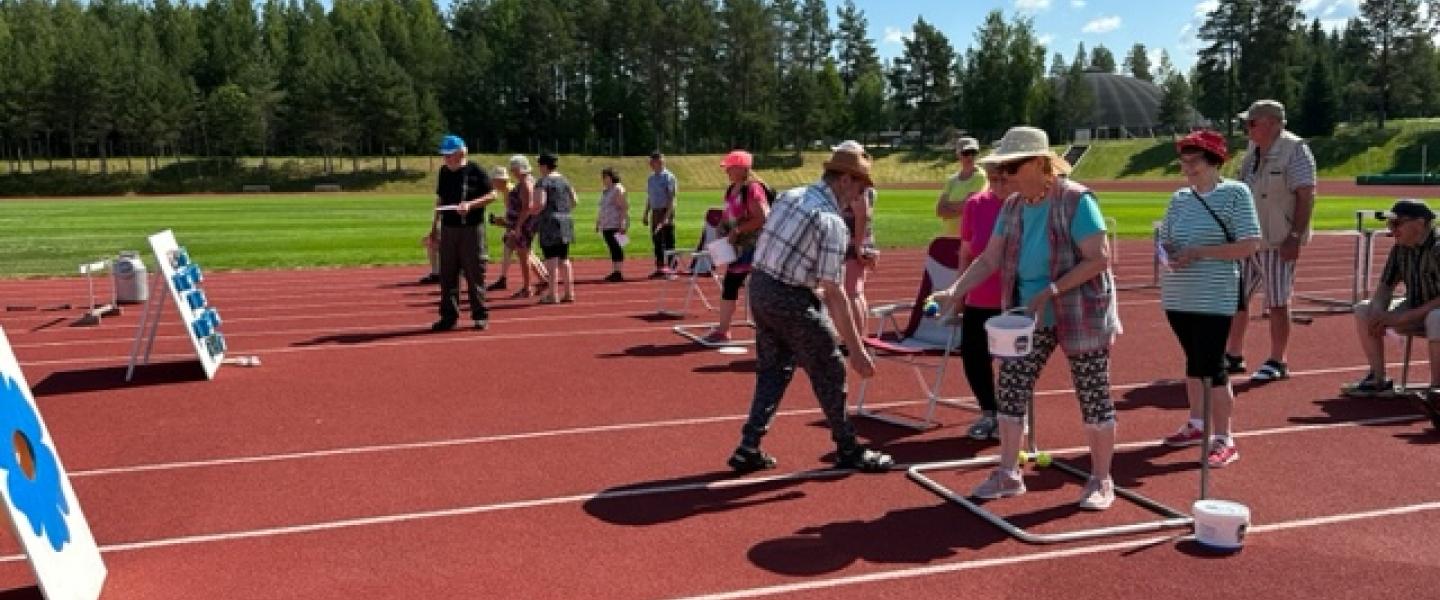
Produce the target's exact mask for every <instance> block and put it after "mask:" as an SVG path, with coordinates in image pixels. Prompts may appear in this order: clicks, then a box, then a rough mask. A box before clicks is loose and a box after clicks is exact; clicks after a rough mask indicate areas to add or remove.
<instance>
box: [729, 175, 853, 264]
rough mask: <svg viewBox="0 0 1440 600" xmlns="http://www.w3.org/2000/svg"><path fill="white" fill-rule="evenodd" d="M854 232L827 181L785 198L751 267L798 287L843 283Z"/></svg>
mask: <svg viewBox="0 0 1440 600" xmlns="http://www.w3.org/2000/svg"><path fill="white" fill-rule="evenodd" d="M849 241H850V229H849V228H847V227H845V221H844V220H842V219H841V218H840V203H839V202H838V201H837V200H836V199H835V192H833V191H831V190H830V186H828V185H825V182H824V181H820V182H817V183H814V184H812V185H810V186H808V187H802V188H795V189H793V190H790V191H787V192H785V193H783V194H781V195H780V196H779V197H778V198H776V199H775V204H774V205H772V206H771V207H770V216H769V217H768V218H767V219H765V227H764V228H763V229H761V230H760V241H759V242H757V243H756V246H755V262H754V263H752V267H753V268H755V269H758V270H760V271H764V272H765V273H766V274H768V275H770V276H771V277H774V278H775V279H776V280H778V281H780V282H782V283H785V284H788V285H793V286H798V287H807V288H815V287H818V286H819V285H820V282H821V281H829V282H831V283H835V284H839V283H840V281H841V279H840V276H841V269H840V268H841V265H843V264H844V263H845V244H846V243H847V242H849Z"/></svg>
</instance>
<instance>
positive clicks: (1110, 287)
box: [938, 127, 1120, 510]
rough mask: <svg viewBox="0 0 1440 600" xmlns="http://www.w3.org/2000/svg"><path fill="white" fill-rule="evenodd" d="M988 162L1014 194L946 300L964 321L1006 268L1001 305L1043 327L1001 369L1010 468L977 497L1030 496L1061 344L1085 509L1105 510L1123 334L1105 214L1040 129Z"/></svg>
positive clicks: (1010, 141) (1004, 459) (1004, 144)
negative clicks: (1035, 424)
mask: <svg viewBox="0 0 1440 600" xmlns="http://www.w3.org/2000/svg"><path fill="white" fill-rule="evenodd" d="M981 163H982V164H993V165H995V172H996V174H997V175H998V176H999V177H1001V178H1004V179H1005V180H1006V182H1007V183H1008V184H1009V186H1010V187H1009V189H1010V190H1012V191H1013V192H1014V194H1013V195H1012V196H1011V197H1010V198H1009V199H1008V200H1006V201H1005V204H1004V206H1003V207H1002V208H1001V211H1000V217H999V219H998V220H997V221H996V225H995V231H994V234H993V236H992V237H991V238H990V241H989V243H988V244H987V245H986V247H985V251H984V252H983V253H981V255H980V257H979V258H978V259H977V260H975V262H973V263H971V265H970V267H969V268H967V269H966V270H965V273H964V274H962V275H961V276H960V278H959V280H957V281H956V282H955V284H954V285H951V286H950V289H948V290H946V291H945V292H942V293H941V294H940V295H939V298H938V300H940V301H941V302H942V304H943V305H944V306H945V309H944V310H945V312H947V313H949V314H954V312H955V310H956V308H957V305H958V304H959V300H960V298H962V297H964V296H965V294H967V293H969V292H970V291H971V290H972V289H974V288H975V287H977V286H979V285H980V283H981V282H983V281H984V280H985V279H986V278H988V277H989V276H990V274H991V273H994V272H996V271H997V270H998V271H999V273H1000V284H1001V285H1000V290H1001V291H1000V293H1001V304H1000V305H1001V307H1015V306H1024V307H1026V308H1027V309H1028V311H1029V313H1030V314H1031V315H1032V316H1033V317H1034V318H1035V320H1036V329H1035V332H1034V335H1033V337H1032V344H1031V350H1030V352H1029V354H1027V355H1025V356H1022V357H1018V358H1013V359H1007V360H1005V361H1004V362H1002V363H1001V366H1000V376H999V379H998V382H997V383H998V385H997V388H998V396H997V398H996V400H997V401H998V404H999V409H1000V411H999V412H1000V416H999V419H998V420H999V425H1000V448H1001V450H1000V466H999V468H997V469H995V472H994V473H991V475H990V477H989V478H988V479H986V480H985V482H984V483H982V484H980V486H979V487H977V488H975V490H974V492H972V494H973V495H974V496H976V497H979V498H1002V497H1006V496H1017V495H1020V494H1023V493H1025V482H1024V480H1023V479H1021V477H1020V470H1019V469H1018V468H1017V464H1016V463H1017V454H1018V452H1019V450H1020V444H1021V437H1022V436H1024V434H1025V412H1026V411H1027V410H1029V408H1030V403H1031V400H1032V399H1033V398H1034V396H1035V382H1036V380H1037V379H1038V378H1039V376H1040V370H1041V368H1043V367H1044V366H1045V363H1046V362H1047V361H1049V359H1050V355H1051V353H1052V352H1054V350H1055V348H1056V347H1057V346H1058V347H1060V348H1061V349H1062V350H1063V351H1064V352H1065V355H1066V357H1067V358H1068V359H1069V362H1070V374H1071V376H1072V377H1073V378H1074V381H1075V390H1076V395H1077V396H1078V397H1079V400H1080V409H1081V414H1082V415H1083V417H1084V420H1085V434H1086V439H1087V440H1088V441H1089V445H1090V461H1091V464H1092V465H1093V471H1092V474H1091V477H1090V480H1089V481H1088V482H1086V485H1085V490H1084V492H1083V493H1082V494H1081V496H1080V507H1081V508H1085V509H1089V510H1104V509H1106V508H1109V507H1110V505H1111V504H1112V503H1113V502H1114V501H1115V484H1114V481H1113V480H1112V479H1111V477H1110V462H1111V457H1112V455H1113V454H1114V450H1115V404H1114V402H1113V401H1112V400H1111V398H1110V345H1111V343H1112V342H1114V339H1115V336H1116V335H1118V334H1119V333H1120V319H1119V315H1118V314H1117V313H1116V310H1115V309H1116V307H1115V287H1114V282H1113V279H1112V277H1111V275H1110V256H1109V247H1108V246H1107V244H1106V239H1105V219H1104V216H1103V215H1101V214H1100V206H1099V204H1097V203H1096V201H1095V196H1094V194H1092V193H1091V192H1090V190H1089V189H1087V188H1086V187H1085V186H1083V185H1080V184H1078V183H1076V182H1074V181H1071V180H1069V179H1068V178H1067V177H1066V175H1068V174H1069V173H1070V164H1069V163H1067V162H1065V160H1064V159H1062V158H1060V157H1059V156H1056V154H1055V153H1054V152H1053V151H1052V150H1050V139H1049V137H1048V136H1046V135H1045V132H1044V131H1042V130H1040V129H1036V128H1034V127H1014V128H1011V129H1010V130H1009V131H1007V132H1005V137H1004V138H1002V139H1001V140H1000V143H999V145H998V146H997V147H996V148H995V151H994V152H993V153H991V154H990V155H989V156H987V157H985V158H984V159H983V160H982V161H981ZM1016 291H1018V292H1019V295H1018V296H1016V295H1015V292H1016Z"/></svg>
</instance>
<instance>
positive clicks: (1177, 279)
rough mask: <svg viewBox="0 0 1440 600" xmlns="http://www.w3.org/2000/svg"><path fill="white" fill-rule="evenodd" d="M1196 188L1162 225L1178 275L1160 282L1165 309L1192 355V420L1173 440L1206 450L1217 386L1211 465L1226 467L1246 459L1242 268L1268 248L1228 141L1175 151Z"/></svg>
mask: <svg viewBox="0 0 1440 600" xmlns="http://www.w3.org/2000/svg"><path fill="white" fill-rule="evenodd" d="M1175 148H1176V150H1178V151H1179V153H1180V172H1181V173H1183V174H1184V175H1185V179H1186V181H1187V182H1188V183H1189V185H1188V186H1186V187H1183V188H1180V189H1179V190H1177V191H1176V192H1175V194H1174V195H1173V196H1171V198H1170V206H1168V207H1167V208H1166V209H1165V219H1164V220H1163V221H1161V224H1160V244H1161V248H1160V250H1161V252H1163V254H1164V255H1165V256H1166V257H1167V258H1168V259H1169V265H1168V266H1169V267H1170V269H1169V270H1168V271H1167V272H1166V273H1165V274H1164V276H1163V277H1161V279H1160V305H1161V306H1162V307H1163V308H1164V309H1165V318H1166V319H1167V320H1169V321H1170V329H1172V330H1174V332H1175V337H1176V339H1178V340H1179V341H1180V347H1181V348H1182V349H1183V350H1184V351H1185V397H1186V399H1188V400H1189V402H1190V420H1189V421H1187V422H1186V423H1185V424H1184V425H1181V426H1180V430H1179V431H1176V432H1175V433H1174V434H1172V435H1170V436H1168V437H1166V438H1165V439H1164V440H1163V443H1164V444H1165V445H1166V446H1171V447H1177V448H1178V447H1184V446H1195V445H1198V444H1201V443H1204V442H1205V433H1204V429H1203V424H1204V417H1205V415H1204V413H1203V411H1204V407H1203V402H1202V401H1201V395H1202V393H1203V389H1202V387H1201V386H1202V385H1203V384H1202V381H1203V380H1202V378H1205V377H1208V378H1210V385H1211V388H1210V389H1211V404H1210V417H1211V423H1213V424H1214V426H1215V436H1214V437H1213V438H1212V440H1211V444H1210V447H1209V449H1208V455H1207V458H1206V460H1207V461H1208V462H1209V463H1210V466H1211V467H1223V466H1225V465H1228V464H1230V463H1232V462H1235V461H1236V460H1237V459H1239V458H1240V452H1239V451H1238V450H1236V449H1235V441H1234V439H1233V438H1232V437H1231V436H1230V422H1231V419H1230V417H1231V414H1232V413H1233V412H1234V408H1235V392H1234V390H1232V389H1231V388H1230V381H1229V379H1228V377H1227V375H1226V371H1225V356H1224V355H1225V338H1226V335H1227V333H1228V332H1229V331H1230V320H1231V319H1232V318H1233V317H1234V315H1235V310H1236V307H1237V305H1238V303H1237V298H1239V297H1240V270H1239V265H1238V264H1237V263H1236V261H1238V260H1240V259H1243V258H1245V257H1247V256H1250V255H1252V254H1254V253H1255V252H1256V251H1257V250H1259V248H1260V221H1259V217H1257V216H1256V212H1255V200H1254V198H1253V197H1252V196H1251V195H1250V188H1249V187H1248V186H1246V185H1245V184H1243V183H1240V182H1238V181H1232V180H1227V179H1223V178H1221V177H1220V172H1219V168H1220V165H1222V164H1225V158H1226V156H1227V154H1228V153H1227V151H1226V146H1225V138H1224V136H1221V135H1220V134H1219V133H1217V132H1214V131H1196V132H1194V133H1191V134H1190V135H1187V136H1185V137H1184V138H1181V139H1180V141H1179V142H1176V144H1175Z"/></svg>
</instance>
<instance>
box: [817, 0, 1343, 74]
mask: <svg viewBox="0 0 1440 600" xmlns="http://www.w3.org/2000/svg"><path fill="white" fill-rule="evenodd" d="M828 1H829V3H830V4H831V6H832V7H838V6H840V5H842V4H843V3H844V0H828ZM1358 3H1359V0H1301V1H1300V9H1301V10H1302V11H1303V12H1304V13H1305V20H1306V22H1307V23H1308V22H1309V21H1310V19H1313V18H1317V17H1318V18H1319V19H1320V20H1321V22H1322V24H1324V25H1325V26H1326V27H1328V28H1332V29H1333V28H1335V27H1337V26H1339V25H1342V24H1343V23H1344V22H1345V21H1346V20H1347V19H1349V18H1350V17H1353V16H1355V15H1356V14H1357V13H1358V10H1359V9H1358V8H1357V5H1358ZM1215 4H1216V2H1215V0H1203V1H1202V0H855V6H856V7H858V8H859V9H860V10H863V11H865V17H866V19H868V20H869V21H870V37H871V39H873V40H875V43H876V46H877V47H878V48H879V50H880V56H881V58H887V59H888V58H894V57H895V56H897V55H899V54H900V53H901V51H902V45H901V37H902V36H908V35H909V33H910V31H911V30H912V29H913V28H914V25H915V20H916V19H917V18H918V17H921V16H924V17H925V21H926V22H928V23H930V24H932V25H934V26H936V27H938V28H939V29H940V31H942V32H944V33H945V36H946V37H948V38H950V44H951V45H952V46H954V47H955V48H956V49H957V50H959V51H961V52H962V53H963V51H964V49H966V48H969V47H970V46H971V45H972V44H974V43H975V31H976V30H977V29H978V28H979V27H980V23H981V21H983V20H984V18H985V15H986V14H987V13H989V12H990V11H992V10H995V9H1000V10H1002V11H1004V13H1005V18H1006V20H1007V21H1008V20H1010V19H1011V18H1013V17H1014V16H1015V15H1016V14H1023V15H1027V16H1030V17H1033V18H1034V20H1035V32H1036V34H1038V35H1039V36H1040V39H1041V40H1042V41H1043V42H1044V43H1045V46H1046V49H1047V51H1048V52H1047V54H1049V55H1054V54H1055V53H1056V52H1060V53H1061V54H1064V55H1065V60H1066V61H1067V62H1068V61H1069V60H1071V59H1073V58H1074V55H1075V47H1076V45H1077V44H1079V43H1081V42H1084V43H1085V48H1086V50H1089V49H1091V48H1094V47H1095V46H1096V45H1100V44H1104V45H1105V47H1106V48H1109V49H1110V51H1111V52H1113V53H1114V54H1115V62H1116V63H1117V66H1118V64H1119V63H1121V62H1123V61H1124V59H1125V54H1126V53H1128V52H1129V51H1130V47H1131V46H1132V45H1134V44H1135V43H1136V42H1139V43H1142V44H1145V47H1146V48H1147V49H1149V50H1150V54H1151V56H1150V62H1151V64H1156V63H1158V62H1159V57H1160V49H1162V48H1164V49H1165V50H1168V51H1169V52H1170V59H1171V60H1172V61H1174V63H1175V64H1176V66H1177V67H1179V68H1181V69H1187V70H1188V69H1189V68H1190V67H1191V66H1192V65H1193V64H1194V63H1195V52H1196V50H1197V48H1198V47H1199V44H1198V42H1197V41H1196V39H1195V30H1196V28H1198V27H1199V26H1200V23H1202V22H1203V21H1204V19H1205V14H1206V13H1208V12H1210V11H1211V10H1213V9H1214V7H1215ZM834 22H835V20H834V13H833V12H832V13H831V24H832V26H833V24H834ZM1045 62H1046V65H1047V66H1048V65H1049V62H1050V59H1049V58H1048V57H1047V58H1046V61H1045Z"/></svg>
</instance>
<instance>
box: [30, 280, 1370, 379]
mask: <svg viewBox="0 0 1440 600" xmlns="http://www.w3.org/2000/svg"><path fill="white" fill-rule="evenodd" d="M1349 291H1351V290H1350V288H1331V289H1319V290H1310V289H1305V290H1298V289H1297V290H1296V293H1300V294H1307V295H1323V294H1335V293H1342V292H1349ZM908 301H910V300H909V299H906V300H894V302H908ZM654 302H655V301H654V300H653V299H650V300H627V301H621V302H611V303H610V304H622V303H626V304H640V303H646V304H653V303H654ZM888 302H890V301H885V302H881V301H878V300H877V301H875V302H874V305H876V306H878V305H881V304H885V303H888ZM1160 302H1161V300H1160V298H1159V297H1158V296H1154V297H1147V298H1141V299H1130V300H1124V299H1122V300H1121V301H1120V306H1122V307H1139V306H1150V305H1156V304H1160ZM1301 308H1303V307H1301ZM415 314H417V313H416V311H413V310H411V311H404V312H402V311H382V312H365V313H343V314H336V313H325V312H323V311H321V312H317V313H316V314H312V315H303V316H270V317H248V318H245V317H242V318H234V319H231V318H229V317H227V318H226V319H225V323H226V325H227V328H228V329H227V330H226V333H225V338H226V340H229V341H234V340H236V339H240V338H248V337H274V336H288V335H323V334H329V335H331V336H334V335H341V334H345V333H363V332H374V331H376V329H377V328H378V327H397V328H398V327H406V326H407V325H409V327H410V328H411V329H414V330H416V331H417V332H418V331H419V330H421V329H423V328H422V327H421V326H420V325H414V324H408V323H395V324H378V325H377V324H373V323H372V324H371V325H366V326H355V327H326V328H320V329H283V330H279V331H245V330H244V329H237V328H234V327H230V326H231V325H233V324H234V323H237V322H241V321H247V322H248V321H259V322H265V323H275V322H278V321H295V320H308V319H323V320H354V319H360V318H363V317H378V316H389V315H395V316H396V317H397V318H398V317H400V316H402V315H411V316H414V315H415ZM491 314H492V315H494V314H495V313H493V312H492V313H491ZM653 314H654V313H653V312H634V311H626V312H612V313H599V314H595V313H576V314H568V315H542V316H535V317H515V318H509V317H505V318H501V319H494V320H491V321H490V324H491V326H492V327H501V326H504V325H506V324H510V323H527V322H543V323H549V322H558V321H572V320H594V319H596V318H624V317H641V316H649V315H653ZM1122 316H1123V315H1122ZM688 322H690V321H688V320H680V319H677V320H674V321H671V323H672V325H679V324H683V323H688ZM667 329H668V327H667ZM416 335H420V333H417V334H416ZM504 336H505V334H498V333H490V334H486V335H485V337H487V338H496V337H501V338H503V337H504ZM155 339H156V340H157V341H162V342H164V341H183V340H188V339H189V338H188V337H185V336H181V335H178V334H177V335H157V336H156V337H155ZM476 339H480V338H476ZM133 341H134V338H133V336H124V337H104V338H100V337H91V338H85V339H77V340H65V341H54V342H30V343H22V344H12V346H13V347H14V348H16V349H20V350H25V349H31V348H65V347H70V346H86V347H93V346H96V345H97V344H105V343H109V344H120V345H124V346H125V347H127V348H128V347H129V344H130V343H131V342H133ZM301 341H304V340H301ZM377 344H380V342H356V343H327V342H318V343H317V345H322V346H323V345H329V346H332V347H347V348H354V347H362V348H363V347H370V346H373V345H377ZM231 346H234V344H231ZM275 351H277V350H274V349H261V348H250V349H242V350H236V351H235V352H247V353H252V354H253V353H261V352H275ZM117 358H119V359H126V360H128V358H129V357H128V356H121V357H117ZM58 360H86V361H92V360H95V359H90V358H85V359H81V358H77V359H58ZM21 364H63V363H54V362H51V363H21Z"/></svg>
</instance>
